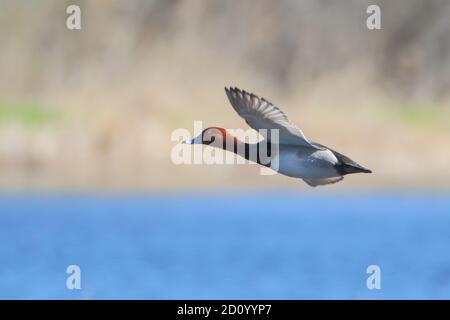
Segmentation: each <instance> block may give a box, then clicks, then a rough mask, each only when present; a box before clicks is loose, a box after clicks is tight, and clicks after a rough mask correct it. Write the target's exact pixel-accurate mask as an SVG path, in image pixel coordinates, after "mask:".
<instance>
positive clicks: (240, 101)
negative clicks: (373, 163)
mask: <svg viewBox="0 0 450 320" xmlns="http://www.w3.org/2000/svg"><path fill="white" fill-rule="evenodd" d="M225 92H226V94H227V96H228V99H229V100H230V103H231V105H232V106H233V108H234V110H236V112H237V113H238V114H239V115H240V116H241V117H242V118H243V119H244V120H245V122H247V124H248V125H249V126H250V127H252V128H253V129H255V130H257V131H258V132H259V133H261V134H262V136H263V137H264V140H265V142H266V143H268V144H267V146H269V148H268V149H269V152H271V151H270V149H272V150H275V149H276V153H275V152H273V154H271V157H277V159H276V160H277V164H278V165H277V170H276V171H277V172H278V173H281V174H283V175H286V176H289V177H294V178H301V179H303V180H304V181H305V182H306V183H307V184H308V185H310V186H312V187H315V186H319V185H326V184H330V183H336V182H339V181H341V180H342V179H344V176H345V175H347V174H351V173H360V172H362V173H372V171H371V170H369V169H367V168H364V167H363V166H361V165H359V164H357V163H356V162H354V161H353V160H351V159H350V158H348V157H347V156H344V155H343V154H341V153H339V152H337V151H334V150H333V149H330V148H328V147H326V146H324V145H322V144H320V143H317V142H313V141H310V140H308V139H306V137H305V135H304V134H303V132H302V131H301V130H300V129H299V128H298V127H297V126H295V125H294V124H292V123H291V122H290V121H289V120H288V118H287V116H286V115H285V114H284V113H283V112H282V111H281V110H280V109H279V108H277V107H276V106H274V105H273V104H272V103H270V102H269V101H267V100H265V99H264V98H259V97H258V96H256V95H254V94H252V93H248V92H246V91H244V90H240V89H238V88H225ZM272 129H275V130H278V139H275V138H273V139H272V140H271V135H270V134H269V133H270V132H271V131H272ZM228 139H232V141H233V142H234V143H233V144H229V143H225V141H227V140H228ZM212 142H214V143H212ZM185 143H187V144H205V145H211V146H213V147H218V148H222V149H224V150H228V151H231V152H234V153H236V154H238V155H239V156H242V157H244V158H246V159H247V160H252V161H255V162H257V163H259V164H261V165H264V166H268V165H267V163H265V162H263V161H261V159H260V157H259V153H258V156H257V158H256V159H253V158H254V157H253V158H252V157H251V155H250V149H251V147H254V146H256V148H257V149H259V148H260V145H261V144H262V142H261V141H260V142H258V143H257V144H248V143H244V142H242V141H239V140H238V139H237V138H236V137H234V136H232V135H231V134H230V133H228V132H227V130H225V129H223V128H220V127H210V128H207V129H205V130H203V132H202V133H201V134H200V135H199V136H198V137H196V138H194V139H192V140H190V141H186V142H185ZM273 143H276V144H277V148H273V147H272V148H270V146H271V144H273Z"/></svg>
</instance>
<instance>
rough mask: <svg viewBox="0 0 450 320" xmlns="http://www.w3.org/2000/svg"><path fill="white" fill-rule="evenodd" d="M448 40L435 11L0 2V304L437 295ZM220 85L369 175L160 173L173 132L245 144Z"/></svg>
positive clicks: (430, 6)
mask: <svg viewBox="0 0 450 320" xmlns="http://www.w3.org/2000/svg"><path fill="white" fill-rule="evenodd" d="M71 4H77V5H79V6H80V8H81V26H82V29H81V30H68V29H67V28H66V19H67V17H68V15H67V14H66V8H67V6H68V5H71ZM371 4H377V5H379V6H380V8H381V27H382V29H381V30H369V29H368V28H367V27H366V19H367V17H368V16H369V15H368V14H367V13H366V9H367V7H368V6H369V5H371ZM449 35H450V2H448V1H446V0H401V1H382V0H371V1H361V0H349V1H345V2H342V1H337V0H321V1H317V0H297V1H294V0H283V1H272V0H260V1H250V0H244V1H219V0H209V1H206V0H205V1H194V0H165V1H163V0H147V1H144V0H133V1H127V0H111V1H76V0H72V1H56V0H40V1H32V0H29V1H25V0H23V1H13V0H2V1H1V2H0V40H1V44H2V45H1V47H2V48H1V50H0V70H1V72H0V190H1V194H0V199H1V204H2V205H1V207H2V209H0V211H1V214H0V225H1V226H2V227H0V228H1V229H2V230H3V231H2V233H1V234H0V239H1V240H2V241H1V243H2V245H0V253H1V256H3V257H5V259H6V260H7V261H8V262H5V263H4V264H2V267H0V269H3V270H2V271H3V272H1V273H0V289H2V290H0V297H16V298H37V297H38V298H48V297H53V298H61V297H63V298H111V297H112V298H128V297H133V298H173V297H175V298H221V297H229V298H240V297H245V298H258V297H264V298H383V297H384V298H390V297H392V298H402V297H403V298H407V297H409V298H416V297H419V298H429V297H432V298H441V297H446V298H449V297H450V296H449V290H450V278H449V277H450V257H447V254H446V253H445V252H448V245H450V238H449V236H448V235H449V234H450V233H449V228H450V220H449V218H448V214H449V213H450V199H449V188H450V170H449V164H450V91H449V88H450V36H449ZM224 86H238V87H240V88H242V89H245V90H247V91H250V92H253V93H255V94H257V95H260V96H263V97H265V98H266V99H268V100H269V101H271V102H273V103H274V104H275V105H277V106H279V107H280V108H282V110H284V111H285V112H286V114H287V115H288V116H289V118H290V120H291V121H292V122H294V123H296V124H298V125H299V126H300V127H301V128H302V129H303V131H304V132H305V134H306V136H307V137H308V138H310V139H312V140H314V141H319V142H321V143H324V144H325V145H330V146H332V147H333V148H334V149H336V150H337V151H339V152H342V153H344V154H346V155H349V156H350V157H351V158H352V159H354V160H356V161H357V162H359V163H361V164H362V165H364V166H366V167H369V168H370V169H372V170H373V171H374V173H373V174H371V175H353V176H348V177H346V179H345V180H344V181H343V182H341V183H339V184H336V185H330V186H327V187H324V188H316V189H310V188H309V187H307V186H306V185H305V184H304V183H303V182H302V181H299V180H296V179H291V178H287V177H284V176H279V175H276V176H261V175H260V174H259V168H258V167H257V166H242V165H240V166H208V165H178V166H177V165H175V164H173V163H172V161H171V158H170V155H171V150H172V148H173V147H174V146H175V145H176V142H174V141H171V139H170V136H171V133H172V132H173V130H175V129H177V128H186V129H188V130H190V131H191V132H193V123H194V121H195V120H202V121H203V123H204V126H205V127H206V126H222V127H225V128H247V127H246V124H245V123H244V121H243V120H242V119H241V118H239V116H238V115H237V114H236V113H235V112H234V110H233V109H232V108H231V106H230V105H229V103H228V101H227V98H226V96H225V93H224V90H223V88H224ZM186 147H187V148H188V146H186ZM230 200H232V201H231V202H232V203H233V204H234V206H233V207H230V205H227V204H229V203H230ZM180 221H181V222H180ZM424 256H425V257H426V259H424V258H423V257H424ZM419 260H420V262H419ZM383 263H384V266H386V268H388V270H387V271H386V275H387V276H386V277H387V279H390V282H389V283H390V284H388V283H387V284H386V287H385V288H388V289H389V290H388V289H383V290H381V291H379V292H374V291H368V290H367V288H366V286H365V278H366V276H367V275H366V274H365V270H366V267H367V266H368V265H369V264H380V267H382V270H383ZM69 264H80V266H81V268H82V270H85V273H84V274H86V277H90V278H87V279H89V281H88V280H86V287H85V288H84V289H83V290H81V291H80V292H79V291H77V292H74V291H70V290H67V289H66V288H65V287H64V286H65V277H66V276H67V275H66V274H65V266H67V265H69ZM83 268H84V269H83ZM56 274H57V276H56V277H55V275H56ZM325 274H326V276H325ZM37 275H41V276H37ZM30 279H31V280H30ZM408 279H410V280H411V279H415V280H417V283H411V282H408V281H409V280H408ZM411 281H413V280H411ZM413 282H414V281H413Z"/></svg>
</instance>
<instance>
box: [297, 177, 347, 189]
mask: <svg viewBox="0 0 450 320" xmlns="http://www.w3.org/2000/svg"><path fill="white" fill-rule="evenodd" d="M343 179H344V177H333V178H323V179H303V181H305V182H306V183H307V184H308V185H310V186H311V187H317V186H323V185H326V184H330V183H336V182H339V181H341V180H343Z"/></svg>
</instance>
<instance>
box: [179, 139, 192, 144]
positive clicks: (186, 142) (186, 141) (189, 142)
mask: <svg viewBox="0 0 450 320" xmlns="http://www.w3.org/2000/svg"><path fill="white" fill-rule="evenodd" d="M181 143H182V144H195V142H194V139H191V140H184V141H183V142H181Z"/></svg>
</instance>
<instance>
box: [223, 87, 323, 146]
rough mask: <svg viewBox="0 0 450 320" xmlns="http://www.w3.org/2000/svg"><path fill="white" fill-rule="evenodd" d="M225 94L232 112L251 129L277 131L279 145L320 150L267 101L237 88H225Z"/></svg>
mask: <svg viewBox="0 0 450 320" xmlns="http://www.w3.org/2000/svg"><path fill="white" fill-rule="evenodd" d="M225 92H226V93H227V96H228V99H229V100H230V103H231V105H232V106H233V108H234V110H236V112H237V113H238V114H239V115H240V116H241V117H242V118H244V120H245V122H247V124H248V125H249V126H250V127H252V128H253V129H255V130H261V129H267V131H270V130H271V129H278V130H279V131H278V132H279V143H280V144H291V145H299V146H303V147H310V148H313V149H317V150H321V148H320V147H318V146H314V145H312V144H311V143H310V142H309V141H308V139H306V137H305V135H304V134H303V132H302V131H301V130H300V129H299V128H298V127H297V126H295V125H294V124H292V123H291V122H290V121H289V120H288V118H287V116H286V115H285V114H284V113H283V111H281V110H280V109H278V108H277V107H276V106H274V105H273V104H272V103H270V102H269V101H267V100H265V99H264V98H259V97H257V96H256V95H254V94H253V93H248V92H246V91H244V90H240V89H238V88H225ZM260 133H262V132H260ZM263 136H264V139H267V140H270V137H268V136H267V135H264V134H263Z"/></svg>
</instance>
